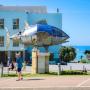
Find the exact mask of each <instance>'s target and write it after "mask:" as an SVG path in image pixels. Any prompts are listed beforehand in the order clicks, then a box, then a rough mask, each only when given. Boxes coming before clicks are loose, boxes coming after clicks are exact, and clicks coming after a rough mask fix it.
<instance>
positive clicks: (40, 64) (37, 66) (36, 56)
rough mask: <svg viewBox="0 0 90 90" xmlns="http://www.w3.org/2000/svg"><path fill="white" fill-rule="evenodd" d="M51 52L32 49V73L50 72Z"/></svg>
mask: <svg viewBox="0 0 90 90" xmlns="http://www.w3.org/2000/svg"><path fill="white" fill-rule="evenodd" d="M49 55H50V54H49V53H41V52H39V51H38V50H37V49H34V50H32V74H36V73H48V72H49Z"/></svg>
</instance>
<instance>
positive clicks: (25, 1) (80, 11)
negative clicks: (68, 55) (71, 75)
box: [0, 0, 90, 46]
mask: <svg viewBox="0 0 90 90" xmlns="http://www.w3.org/2000/svg"><path fill="white" fill-rule="evenodd" d="M0 4H1V5H6V6H13V5H14V6H43V5H44V6H47V9H48V12H50V13H51V12H53V13H54V12H56V9H57V8H59V11H60V13H62V29H63V31H65V32H66V33H67V34H68V35H69V36H70V39H69V42H68V43H66V45H88V46H89V45H90V0H0Z"/></svg>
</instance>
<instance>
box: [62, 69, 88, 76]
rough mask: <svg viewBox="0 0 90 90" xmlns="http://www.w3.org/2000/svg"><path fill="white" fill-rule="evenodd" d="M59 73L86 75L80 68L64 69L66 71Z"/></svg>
mask: <svg viewBox="0 0 90 90" xmlns="http://www.w3.org/2000/svg"><path fill="white" fill-rule="evenodd" d="M61 75H87V72H84V71H80V70H66V71H62V72H61Z"/></svg>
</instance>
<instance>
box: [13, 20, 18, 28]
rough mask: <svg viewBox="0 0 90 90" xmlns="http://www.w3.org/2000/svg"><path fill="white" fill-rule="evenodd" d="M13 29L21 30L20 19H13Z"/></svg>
mask: <svg viewBox="0 0 90 90" xmlns="http://www.w3.org/2000/svg"><path fill="white" fill-rule="evenodd" d="M13 29H19V19H13Z"/></svg>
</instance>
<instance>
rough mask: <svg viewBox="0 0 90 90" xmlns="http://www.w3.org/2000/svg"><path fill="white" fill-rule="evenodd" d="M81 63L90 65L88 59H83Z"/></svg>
mask: <svg viewBox="0 0 90 90" xmlns="http://www.w3.org/2000/svg"><path fill="white" fill-rule="evenodd" d="M80 62H81V63H88V60H87V59H82V60H81V61H80Z"/></svg>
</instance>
